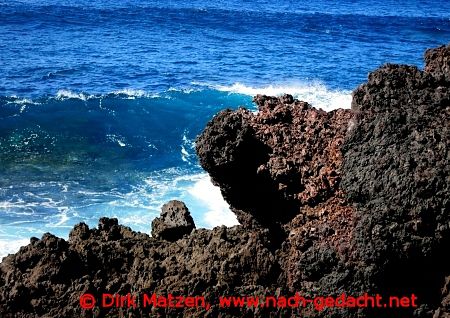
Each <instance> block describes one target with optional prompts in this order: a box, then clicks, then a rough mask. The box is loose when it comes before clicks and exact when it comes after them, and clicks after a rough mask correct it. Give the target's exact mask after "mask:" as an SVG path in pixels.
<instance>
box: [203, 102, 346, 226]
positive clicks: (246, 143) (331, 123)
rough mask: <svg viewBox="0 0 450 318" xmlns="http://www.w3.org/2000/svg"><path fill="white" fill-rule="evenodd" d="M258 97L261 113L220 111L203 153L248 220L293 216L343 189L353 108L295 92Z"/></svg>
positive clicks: (210, 169)
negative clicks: (318, 105) (320, 106)
mask: <svg viewBox="0 0 450 318" xmlns="http://www.w3.org/2000/svg"><path fill="white" fill-rule="evenodd" d="M254 101H255V103H256V104H257V106H258V109H259V112H258V113H257V114H253V113H251V112H250V111H248V110H245V109H239V110H237V111H231V110H224V111H222V112H220V113H219V114H218V115H217V116H216V117H215V118H214V119H213V120H212V121H211V122H210V123H209V124H208V125H207V127H206V129H205V130H204V132H203V133H202V134H201V135H200V136H199V138H198V140H197V153H198V155H199V157H200V163H201V165H202V166H203V168H204V169H205V170H206V171H208V173H209V174H210V176H211V179H212V181H213V182H214V183H215V184H216V185H219V186H220V188H221V190H222V194H223V196H224V198H225V199H226V200H227V201H228V202H229V203H230V205H231V207H232V208H233V209H234V210H235V211H236V214H237V216H238V220H239V221H240V222H241V224H243V225H244V226H248V227H249V225H250V224H251V222H250V221H249V220H253V221H256V222H259V223H260V224H263V225H264V226H271V225H273V224H274V223H281V224H285V223H287V222H289V221H290V220H291V219H292V218H293V217H294V216H296V215H297V214H298V213H299V212H300V208H301V207H302V206H305V205H307V206H313V205H316V204H318V203H320V202H324V201H326V200H327V199H328V198H330V197H332V196H333V194H334V192H335V191H336V190H337V188H338V184H339V181H340V178H341V176H340V175H341V171H340V167H341V162H342V155H341V152H340V147H341V145H342V143H343V141H344V136H345V133H346V130H347V123H348V121H349V119H350V116H351V112H350V110H343V109H339V110H336V111H332V112H329V113H327V112H325V111H322V110H317V109H314V108H312V107H311V106H310V105H309V104H307V103H305V102H301V101H298V100H294V99H293V98H292V96H290V95H285V96H283V97H281V98H275V97H268V96H262V95H258V96H256V97H255V99H254ZM274 211H277V213H276V214H274Z"/></svg>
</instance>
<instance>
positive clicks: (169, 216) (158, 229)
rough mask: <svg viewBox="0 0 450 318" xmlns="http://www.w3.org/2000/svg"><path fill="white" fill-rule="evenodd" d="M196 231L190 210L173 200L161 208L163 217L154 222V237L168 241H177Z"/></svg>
mask: <svg viewBox="0 0 450 318" xmlns="http://www.w3.org/2000/svg"><path fill="white" fill-rule="evenodd" d="M193 229H195V224H194V220H193V219H192V216H191V214H190V213H189V209H188V208H187V207H186V205H185V204H184V203H183V202H181V201H178V200H172V201H169V202H167V203H166V204H164V205H163V206H162V208H161V216H160V217H157V218H155V219H154V220H153V222H152V236H153V237H155V238H160V239H163V240H167V241H176V240H178V239H180V238H182V237H183V235H186V234H189V233H191V231H192V230H193Z"/></svg>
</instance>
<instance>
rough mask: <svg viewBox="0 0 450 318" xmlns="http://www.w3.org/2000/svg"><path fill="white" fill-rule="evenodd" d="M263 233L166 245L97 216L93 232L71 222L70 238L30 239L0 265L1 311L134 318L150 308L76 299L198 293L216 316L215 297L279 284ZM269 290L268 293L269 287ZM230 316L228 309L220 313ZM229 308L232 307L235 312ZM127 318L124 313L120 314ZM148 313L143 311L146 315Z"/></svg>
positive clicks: (205, 236)
mask: <svg viewBox="0 0 450 318" xmlns="http://www.w3.org/2000/svg"><path fill="white" fill-rule="evenodd" d="M268 240H269V239H268V237H267V231H266V230H264V229H261V230H258V231H252V232H247V231H243V230H242V228H241V227H239V226H238V227H233V228H226V227H217V228H215V229H214V230H205V229H199V230H193V232H192V233H191V234H190V235H189V236H185V237H184V238H182V239H180V240H178V241H176V242H168V241H165V240H157V239H155V238H152V237H149V236H148V235H146V234H142V233H136V232H133V231H131V230H130V229H129V228H127V227H124V226H121V225H118V223H117V219H107V218H103V219H101V220H100V222H99V226H98V229H89V227H88V226H87V225H86V224H84V223H81V224H78V225H77V226H75V228H74V229H73V230H72V231H71V233H70V238H69V241H68V242H66V241H64V240H63V239H60V238H57V237H55V236H53V235H51V234H45V235H44V236H43V237H42V239H41V240H39V239H36V238H33V239H31V243H30V244H29V245H28V246H26V247H23V248H21V250H20V251H19V252H18V253H17V254H16V255H10V256H8V257H6V258H4V259H3V262H2V263H1V264H0V274H1V275H0V313H1V315H0V316H1V317H2V318H10V317H11V318H12V317H14V318H21V317H27V318H28V317H36V318H37V317H54V318H57V317H58V318H60V317H74V318H75V317H117V314H119V313H122V314H127V315H128V314H130V313H133V314H134V316H132V317H141V316H140V315H141V314H142V313H145V312H150V310H149V309H142V308H135V309H134V308H130V309H128V308H125V309H122V310H119V309H113V310H106V309H101V308H98V307H97V308H96V309H94V310H82V309H81V308H80V305H79V299H80V296H81V295H82V294H85V293H92V294H93V295H95V296H96V298H97V299H100V294H101V293H111V294H113V293H119V294H121V295H125V294H127V293H136V294H142V293H149V294H150V295H151V294H152V293H154V292H155V293H158V294H160V295H167V294H168V292H172V293H174V294H178V295H184V296H187V295H190V296H194V295H195V296H197V295H198V296H200V295H204V296H205V297H207V299H209V300H210V301H211V305H212V307H211V309H210V310H209V313H208V317H216V316H217V313H218V311H219V309H218V308H217V304H216V305H214V304H215V303H217V301H216V300H217V296H218V295H222V294H230V295H240V294H247V293H248V294H250V293H255V292H256V293H260V294H265V293H266V292H267V291H268V290H269V288H271V287H272V289H273V291H272V293H273V292H274V290H275V289H276V288H277V287H278V283H277V279H278V276H279V271H280V269H279V267H278V264H277V262H276V260H275V258H274V256H273V254H272V253H271V252H270V251H269V250H268V249H267V247H266V245H267V243H266V242H267V241H268ZM269 293H270V292H269ZM221 312H223V313H227V312H228V317H232V316H234V315H233V310H228V311H227V310H224V309H222V310H221ZM234 312H235V313H236V310H234ZM154 314H157V315H156V316H159V317H182V316H184V317H201V316H204V315H205V312H204V310H203V311H202V309H201V308H200V309H199V310H197V311H196V310H195V309H192V308H191V309H190V310H187V311H186V312H182V311H180V310H175V309H164V308H159V309H158V310H156V312H154ZM125 317H128V316H125ZM147 317H148V316H147Z"/></svg>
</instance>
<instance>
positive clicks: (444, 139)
mask: <svg viewBox="0 0 450 318" xmlns="http://www.w3.org/2000/svg"><path fill="white" fill-rule="evenodd" d="M254 101H255V103H256V105H257V106H258V112H257V113H252V112H250V111H248V110H246V109H238V110H235V111H232V110H224V111H222V112H220V113H219V114H217V115H216V116H215V117H214V118H213V119H212V120H211V122H210V123H208V125H207V127H206V128H205V130H204V131H203V133H202V134H201V135H200V136H199V137H198V139H197V143H196V150H197V153H198V156H199V159H200V164H201V165H202V167H203V168H204V169H205V170H206V171H207V172H208V173H209V174H210V176H211V180H212V181H213V183H214V184H216V185H218V186H219V187H220V189H221V191H222V194H223V196H224V198H225V200H226V201H227V202H228V203H229V204H230V207H231V210H232V211H233V212H234V213H235V214H236V216H237V218H238V220H239V222H240V225H239V226H234V227H230V228H227V227H225V226H222V227H217V228H214V229H212V230H206V229H196V228H195V224H194V222H193V220H192V218H191V217H190V214H189V211H188V208H187V207H186V206H185V205H184V204H183V203H182V202H179V201H171V202H169V203H167V204H166V205H164V206H163V208H162V213H161V216H160V218H157V219H155V220H154V221H153V223H152V237H150V236H149V235H147V234H142V233H137V232H134V231H132V230H131V229H130V228H127V227H124V226H122V225H119V224H118V222H117V220H116V219H108V218H102V219H100V221H99V225H98V227H97V228H95V229H90V228H89V227H88V226H87V225H86V224H83V223H81V224H78V225H76V226H75V227H74V229H73V230H72V231H71V233H70V236H69V240H68V241H65V240H63V239H61V238H57V237H55V236H53V235H51V234H45V235H44V236H43V237H42V238H41V239H37V238H32V239H31V241H30V244H29V245H27V246H25V247H22V248H21V249H20V251H19V252H18V253H16V254H14V255H9V256H7V257H5V258H4V259H3V261H2V263H0V313H1V314H0V317H2V318H10V317H11V318H12V317H14V318H37V317H48V318H51V317H55V318H56V317H58V318H59V317H149V314H151V317H294V316H297V317H379V316H383V317H405V318H406V317H430V318H431V317H433V318H444V317H450V264H449V263H448V257H447V255H448V253H449V251H450V152H449V149H450V46H446V47H445V46H443V47H440V48H436V49H432V50H428V51H427V52H426V53H425V68H424V70H423V71H422V70H419V69H418V68H416V67H411V66H405V65H391V64H387V65H385V66H383V67H381V68H379V69H378V70H376V71H374V72H372V73H371V74H370V75H369V78H368V81H367V83H364V84H362V85H361V86H360V87H358V88H357V89H356V90H355V91H354V93H353V102H352V109H351V110H343V109H339V110H335V111H331V112H325V111H322V110H317V109H315V108H313V107H311V106H310V105H309V104H308V103H306V102H303V101H298V100H295V99H294V98H293V97H292V96H290V95H285V96H282V97H278V98H277V97H268V96H261V95H258V96H256V97H255V99H254ZM296 292H297V293H299V294H301V295H304V296H305V297H317V296H339V295H341V294H343V293H345V294H347V295H352V296H359V295H363V294H364V293H369V294H372V295H375V294H379V295H381V296H383V297H389V296H394V295H397V296H408V295H411V294H414V295H416V296H417V306H405V308H398V309H393V308H389V309H387V308H379V309H372V308H358V309H356V308H327V309H324V310H321V311H319V310H317V308H314V306H308V307H305V308H276V309H274V308H261V307H252V308H250V307H248V308H220V306H219V305H218V299H219V297H220V296H223V295H236V296H245V295H261V296H264V295H278V296H279V295H292V294H293V293H296ZM86 293H89V294H93V295H94V296H95V297H96V298H98V297H100V294H101V293H111V294H114V293H117V294H121V295H125V294H127V293H141V294H142V293H148V294H153V293H158V294H160V295H168V294H169V293H173V294H176V295H184V296H192V295H202V296H205V298H207V299H208V301H209V302H210V303H211V307H210V308H203V307H196V308H183V309H180V308H162V307H160V308H154V307H153V308H142V306H136V308H101V306H96V307H94V308H93V309H82V308H81V306H80V296H81V295H83V294H86Z"/></svg>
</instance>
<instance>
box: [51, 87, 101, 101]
mask: <svg viewBox="0 0 450 318" xmlns="http://www.w3.org/2000/svg"><path fill="white" fill-rule="evenodd" d="M91 97H92V95H88V94H85V93H76V92H73V91H71V90H69V89H60V90H59V91H58V92H57V93H56V99H71V98H74V99H81V100H83V101H87V100H88V99H89V98H91Z"/></svg>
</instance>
